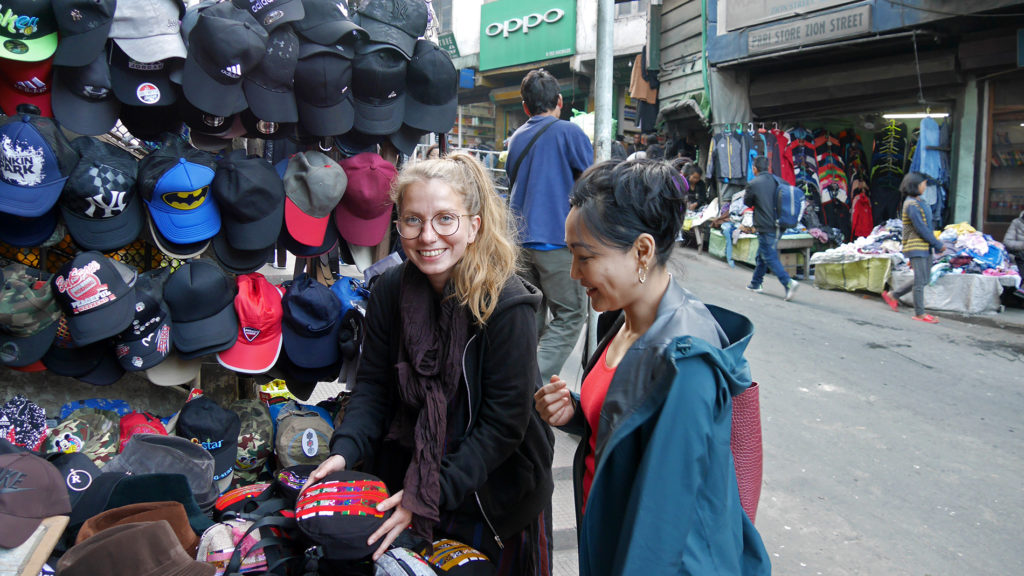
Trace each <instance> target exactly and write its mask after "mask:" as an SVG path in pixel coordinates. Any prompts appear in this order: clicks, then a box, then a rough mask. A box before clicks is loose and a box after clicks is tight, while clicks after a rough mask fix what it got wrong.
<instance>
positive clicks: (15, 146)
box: [0, 114, 78, 218]
mask: <svg viewBox="0 0 1024 576" xmlns="http://www.w3.org/2000/svg"><path fill="white" fill-rule="evenodd" d="M77 162H78V153H77V152H75V151H74V150H73V149H72V148H71V144H70V143H69V142H68V140H67V138H66V137H64V135H63V134H61V133H60V131H59V130H58V129H57V127H56V125H55V124H54V123H53V121H52V120H51V119H49V118H44V117H42V116H35V115H32V114H22V115H15V116H9V117H7V119H6V120H5V121H4V123H3V124H2V125H0V212H7V213H8V214H14V215H16V216H26V217H29V218H35V217H37V216H42V215H43V214H45V213H46V212H48V211H49V210H50V209H51V208H53V205H54V204H56V203H57V199H58V198H60V191H61V189H63V188H64V181H65V180H67V177H68V175H69V174H70V173H71V170H72V169H73V168H74V167H75V164H76V163H77Z"/></svg>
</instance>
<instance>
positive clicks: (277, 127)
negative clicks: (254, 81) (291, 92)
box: [238, 100, 298, 140]
mask: <svg viewBox="0 0 1024 576" xmlns="http://www.w3.org/2000/svg"><path fill="white" fill-rule="evenodd" d="M293 101H294V100H293ZM238 118H239V119H240V120H241V122H242V126H243V127H245V136H246V138H260V139H262V140H282V139H285V138H292V137H293V136H294V135H295V127H296V122H298V108H296V116H295V118H296V122H286V123H283V122H271V121H267V120H263V119H262V118H257V117H256V115H255V114H253V112H252V109H248V110H242V111H241V112H240V113H239V114H238Z"/></svg>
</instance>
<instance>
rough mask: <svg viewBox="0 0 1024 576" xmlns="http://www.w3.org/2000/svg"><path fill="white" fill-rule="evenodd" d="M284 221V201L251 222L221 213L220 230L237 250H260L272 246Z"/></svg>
mask: <svg viewBox="0 0 1024 576" xmlns="http://www.w3.org/2000/svg"><path fill="white" fill-rule="evenodd" d="M283 222H284V202H279V203H277V204H275V205H274V208H273V210H271V211H270V213H269V214H267V215H265V216H263V217H262V218H260V219H259V220H254V221H252V222H236V221H234V220H232V219H230V218H228V217H227V216H226V215H224V214H222V215H221V230H222V231H223V234H224V235H225V236H227V240H228V242H230V243H231V246H232V247H234V248H237V249H239V250H261V249H263V248H266V247H267V246H273V245H274V243H275V242H277V235H278V234H279V233H280V232H281V224H283Z"/></svg>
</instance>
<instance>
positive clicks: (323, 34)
mask: <svg viewBox="0 0 1024 576" xmlns="http://www.w3.org/2000/svg"><path fill="white" fill-rule="evenodd" d="M302 6H303V8H304V11H305V17H304V18H303V19H302V20H299V21H297V22H294V23H292V28H294V29H295V31H296V32H298V33H299V35H300V36H302V37H303V38H305V39H306V40H309V41H311V42H316V43H317V44H323V45H324V46H331V45H333V44H340V43H349V44H354V43H356V42H358V41H361V40H368V39H369V35H368V34H367V33H366V30H363V28H362V27H361V26H359V25H358V24H356V23H355V22H353V21H352V18H351V16H350V14H349V9H348V2H347V0H302Z"/></svg>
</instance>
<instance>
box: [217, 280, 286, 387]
mask: <svg viewBox="0 0 1024 576" xmlns="http://www.w3.org/2000/svg"><path fill="white" fill-rule="evenodd" d="M237 281H238V294H237V295H236V296H235V311H236V312H237V313H238V339H237V340H235V344H234V346H232V347H231V348H228V349H227V350H225V351H223V352H219V353H218V354H217V361H218V362H220V364H221V366H223V367H225V368H227V369H229V370H234V371H235V372H245V373H247V374H262V373H263V372H266V371H267V370H270V368H271V367H273V366H274V364H276V363H277V357H278V355H279V354H280V353H281V341H282V339H281V318H282V317H283V316H284V311H283V309H282V308H281V292H280V290H278V288H277V287H276V286H274V285H273V284H271V283H270V282H269V281H268V280H267V279H266V278H264V277H263V274H260V273H259V272H253V273H251V274H243V275H241V276H239V277H238V278H237Z"/></svg>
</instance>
